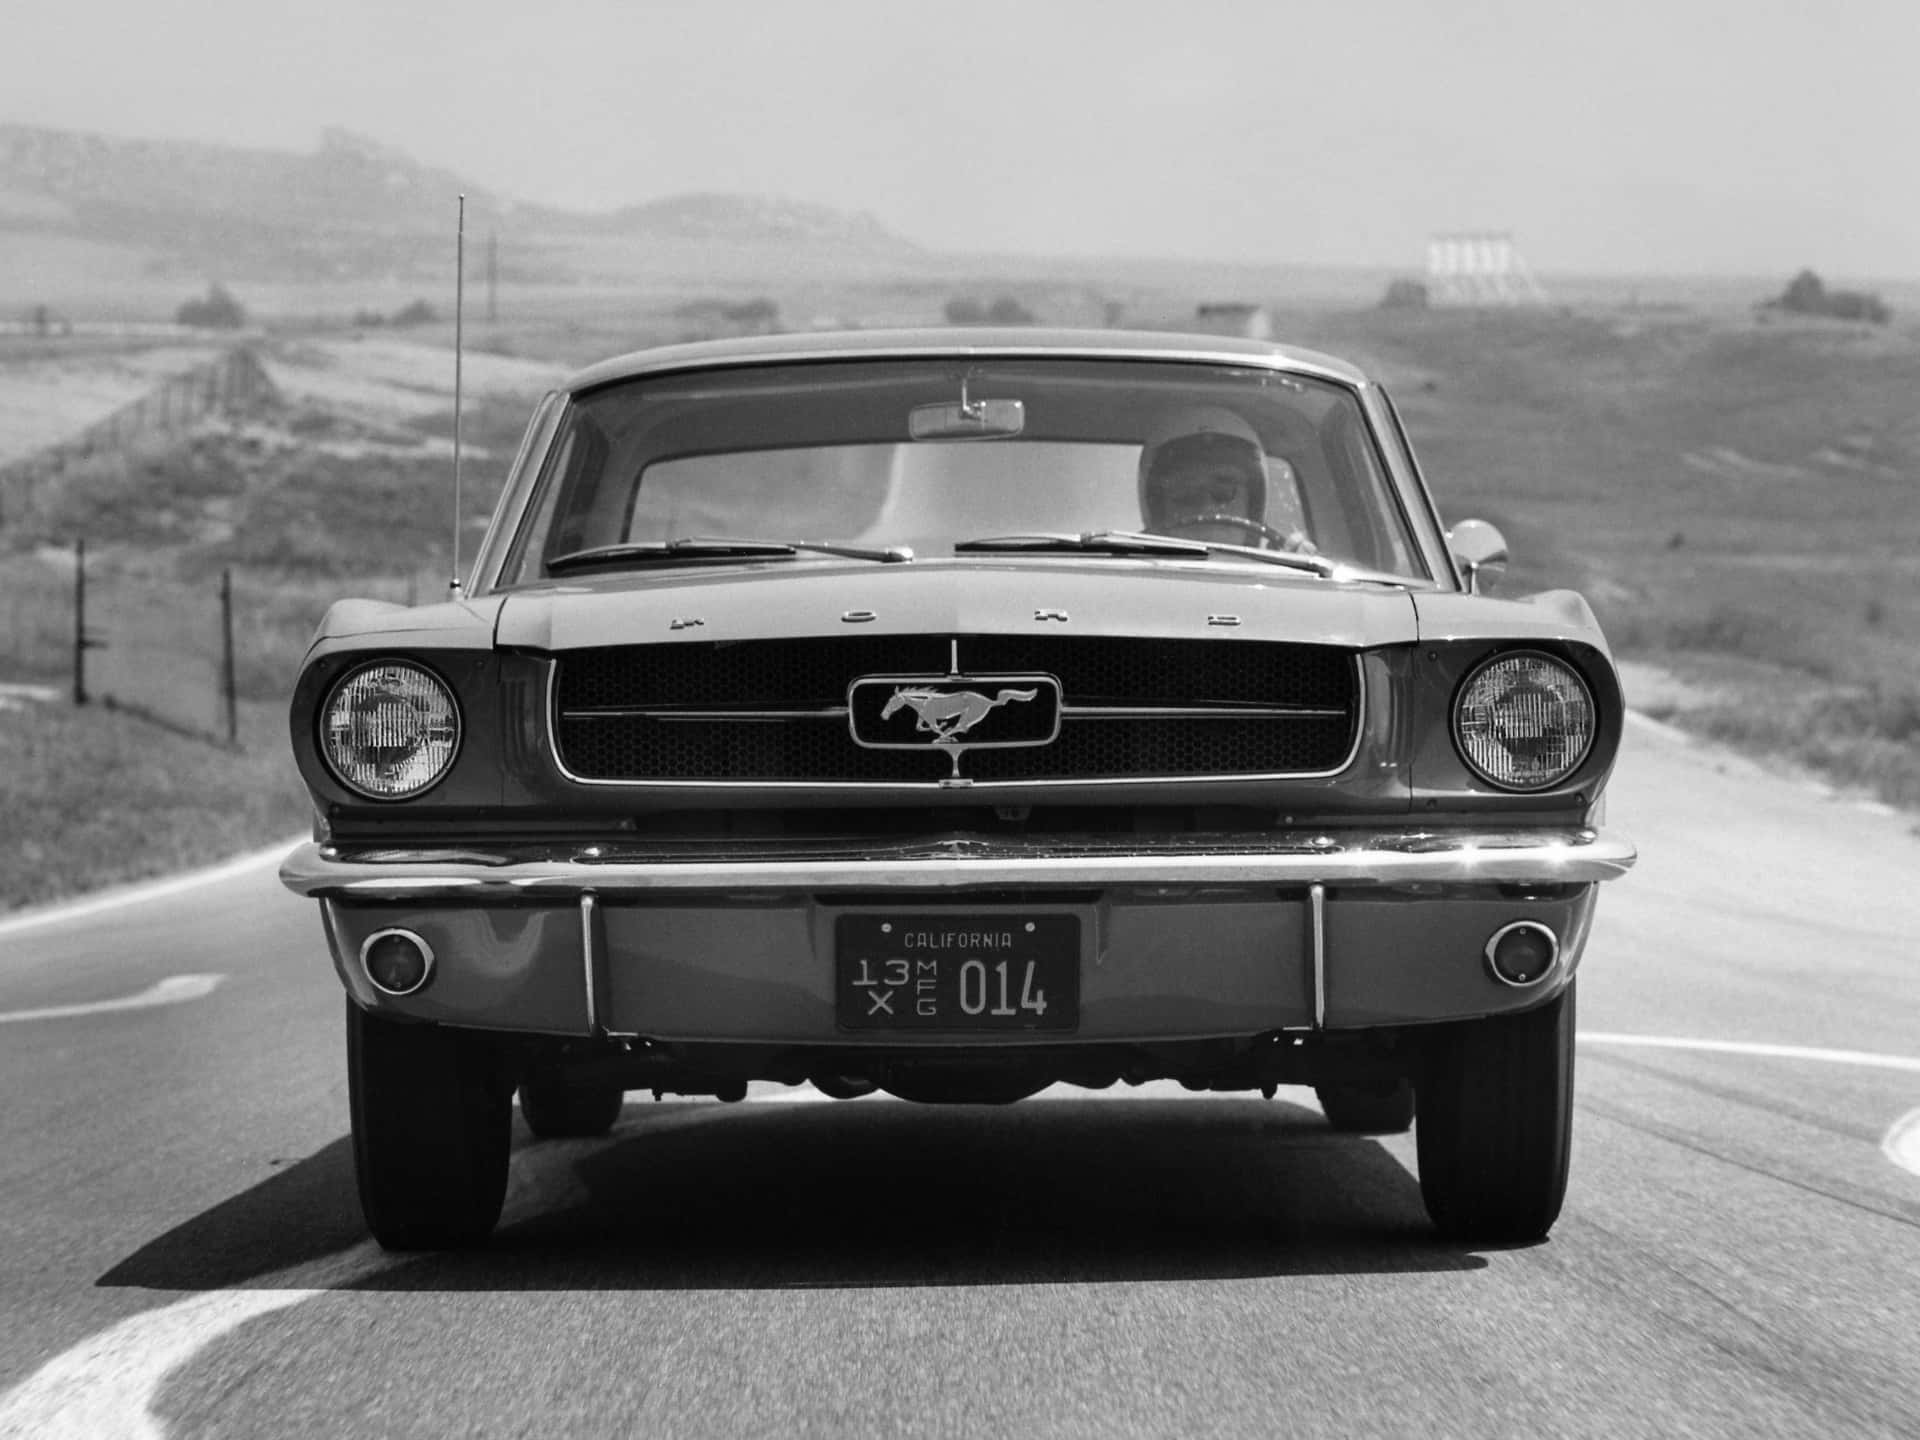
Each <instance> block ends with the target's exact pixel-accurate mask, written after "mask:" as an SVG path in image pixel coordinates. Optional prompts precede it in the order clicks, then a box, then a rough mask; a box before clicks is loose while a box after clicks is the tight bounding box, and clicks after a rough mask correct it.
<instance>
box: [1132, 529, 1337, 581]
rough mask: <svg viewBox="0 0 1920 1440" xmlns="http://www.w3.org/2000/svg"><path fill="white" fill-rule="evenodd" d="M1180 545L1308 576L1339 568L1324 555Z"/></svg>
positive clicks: (1221, 544) (1221, 543)
mask: <svg viewBox="0 0 1920 1440" xmlns="http://www.w3.org/2000/svg"><path fill="white" fill-rule="evenodd" d="M1137 538H1142V539H1145V538H1152V539H1160V538H1162V537H1160V536H1152V537H1147V536H1141V537H1137ZM1182 543H1185V544H1191V545H1198V546H1201V547H1202V548H1204V549H1205V550H1206V552H1207V553H1208V554H1209V555H1231V556H1233V557H1234V558H1235V559H1236V560H1238V559H1246V560H1258V561H1259V562H1260V563H1261V564H1263V565H1280V566H1284V567H1285V568H1286V569H1288V570H1304V571H1306V572H1307V573H1308V574H1310V575H1319V576H1321V577H1323V578H1331V577H1332V575H1333V574H1334V572H1335V571H1336V570H1339V569H1340V568H1341V566H1340V564H1339V563H1338V562H1337V561H1334V560H1331V559H1329V558H1327V557H1326V556H1325V555H1306V554H1302V553H1301V552H1300V551H1298V550H1262V549H1261V548H1260V547H1259V546H1257V545H1234V544H1232V543H1230V542H1228V541H1225V540H1191V541H1184V542H1182Z"/></svg>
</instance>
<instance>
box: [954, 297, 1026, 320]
mask: <svg viewBox="0 0 1920 1440" xmlns="http://www.w3.org/2000/svg"><path fill="white" fill-rule="evenodd" d="M946 316H947V323H948V324H949V325H1031V324H1033V323H1034V322H1035V321H1036V320H1037V319H1038V318H1039V317H1038V316H1036V315H1035V314H1034V313H1033V312H1032V311H1031V310H1029V309H1027V307H1026V306H1024V305H1022V304H1021V303H1020V302H1019V301H1018V300H1016V299H1014V297H1013V296H1011V295H1001V296H998V297H996V298H995V299H994V300H992V301H991V302H983V301H981V300H978V299H976V298H974V297H973V296H971V295H965V296H958V297H956V298H954V299H952V300H949V301H948V302H947V305H946Z"/></svg>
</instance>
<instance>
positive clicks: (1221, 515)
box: [1167, 510, 1320, 555]
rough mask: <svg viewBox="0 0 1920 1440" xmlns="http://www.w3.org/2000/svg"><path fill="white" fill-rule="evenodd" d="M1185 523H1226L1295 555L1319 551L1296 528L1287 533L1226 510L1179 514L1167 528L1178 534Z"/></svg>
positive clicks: (1249, 516) (1250, 517) (1276, 548)
mask: <svg viewBox="0 0 1920 1440" xmlns="http://www.w3.org/2000/svg"><path fill="white" fill-rule="evenodd" d="M1187 525H1228V526H1231V527H1233V528H1234V529H1236V530H1244V531H1246V533H1247V534H1249V535H1252V536H1257V537H1258V538H1259V539H1260V540H1262V541H1264V542H1265V543H1266V544H1267V545H1268V546H1269V547H1270V548H1272V549H1275V550H1287V551H1291V552H1292V553H1293V554H1295V555H1318V554H1319V553H1320V551H1319V549H1318V548H1317V547H1316V546H1315V545H1314V543H1313V542H1312V541H1311V540H1309V539H1308V538H1307V537H1306V536H1305V535H1303V534H1302V533H1301V532H1300V531H1298V530H1295V531H1294V532H1293V533H1292V534H1288V533H1287V532H1285V531H1283V530H1276V529H1274V528H1273V527H1272V526H1271V525H1269V524H1267V523H1266V522H1265V521H1264V520H1256V519H1254V518H1253V517H1252V516H1251V515H1235V514H1234V513H1233V512H1231V511H1228V510H1215V511H1209V512H1208V513H1206V514H1204V515H1180V516H1177V517H1175V519H1174V520H1173V522H1172V524H1170V525H1169V526H1168V527H1167V528H1168V530H1170V531H1172V532H1173V533H1174V534H1178V533H1179V532H1180V528H1181V527H1183V526H1187Z"/></svg>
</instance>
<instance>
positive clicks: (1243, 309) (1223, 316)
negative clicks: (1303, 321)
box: [1193, 300, 1273, 340]
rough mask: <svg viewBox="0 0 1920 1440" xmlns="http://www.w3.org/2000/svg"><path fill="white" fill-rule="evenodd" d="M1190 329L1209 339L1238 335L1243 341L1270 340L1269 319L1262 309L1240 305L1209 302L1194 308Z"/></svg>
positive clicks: (1259, 306)
mask: <svg viewBox="0 0 1920 1440" xmlns="http://www.w3.org/2000/svg"><path fill="white" fill-rule="evenodd" d="M1193 320H1194V325H1195V327H1196V328H1197V329H1200V330H1203V331H1206V332H1207V333H1209V334H1213V335H1238V336H1241V337H1242V338H1244V339H1247V340H1271V339H1272V338H1273V316H1272V315H1271V314H1270V313H1269V312H1268V310H1267V307H1266V306H1264V305H1249V304H1247V303H1246V302H1244V301H1240V300H1231V301H1212V302H1208V303H1204V304H1201V305H1198V306H1196V307H1194V312H1193Z"/></svg>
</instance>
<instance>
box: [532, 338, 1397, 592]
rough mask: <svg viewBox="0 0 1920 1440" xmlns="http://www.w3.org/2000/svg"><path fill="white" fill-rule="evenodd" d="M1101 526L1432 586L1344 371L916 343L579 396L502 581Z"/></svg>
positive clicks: (1227, 553)
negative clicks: (1033, 354)
mask: <svg viewBox="0 0 1920 1440" xmlns="http://www.w3.org/2000/svg"><path fill="white" fill-rule="evenodd" d="M1099 532H1121V533H1140V532H1145V533H1148V534H1154V535H1167V536H1176V537H1179V538H1181V539H1184V540H1188V541H1194V542H1200V543H1199V544H1196V545H1194V546H1193V547H1191V554H1192V556H1193V557H1197V558H1201V559H1205V558H1208V557H1209V555H1211V556H1212V557H1213V559H1214V560H1216V561H1219V560H1224V561H1226V563H1232V562H1233V560H1234V558H1235V557H1234V556H1233V554H1232V550H1231V547H1236V546H1237V547H1250V548H1256V549H1261V550H1271V551H1275V552H1280V551H1288V552H1292V553H1295V554H1299V555H1302V556H1308V557H1321V558H1324V559H1326V560H1329V561H1332V562H1335V563H1339V564H1347V565H1352V566H1356V567H1360V568H1363V569H1366V570H1371V571H1377V572H1383V573H1385V574H1388V575H1393V576H1398V577H1402V578H1405V579H1409V580H1425V579H1427V578H1428V576H1427V574H1426V571H1425V569H1424V567H1423V565H1422V562H1421V560H1420V558H1419V552H1418V549H1417V547H1416V546H1415V544H1414V543H1413V540H1412V538H1411V536H1410V535H1409V533H1408V530H1407V523H1406V520H1405V517H1404V515H1403V513H1402V510H1401V508H1400V506H1399V504H1398V502H1397V501H1396V499H1395V494H1394V490H1393V486H1392V484H1391V482H1390V481H1389V480H1388V478H1387V477H1386V476H1385V474H1384V473H1383V470H1382V467H1381V462H1380V459H1379V455H1378V451H1377V449H1376V447H1375V444H1374V441H1373V438H1372V436H1371V435H1370V433H1369V431H1368V427H1367V423H1366V418H1365V412H1364V411H1363V410H1362V409H1361V407H1360V405H1359V403H1358V401H1357V399H1356V398H1355V396H1354V394H1353V392H1352V391H1350V390H1348V389H1347V388H1346V387H1344V386H1341V385H1337V384H1334V383H1331V382H1327V381H1321V380H1318V379H1313V378H1308V377H1302V376H1295V375H1284V374H1279V373H1276V372H1274V371H1271V370H1266V369H1260V368H1253V367H1245V368H1242V367H1235V366H1226V365H1197V364H1178V363H1160V362H1145V361H1130V360H1129V361H1117V360H1093V359H984V360H974V359H964V358H962V359H956V358H929V359H925V360H919V359H905V360H888V361H872V360H865V361H857V362H839V361H833V362H810V363H805V364H785V365H769V366H763V367H751V368H748V367H742V368H737V369H723V370H707V371H702V372H699V373H696V374H678V375H665V376H660V377H650V378H642V379H638V380H631V381H623V382H618V383H615V384H611V385H608V386H604V387H602V388H601V389H598V390H595V391H592V392H589V393H588V394H586V395H584V396H580V397H577V398H576V399H575V400H574V402H573V403H572V404H571V406H570V407H569V409H568V412H567V414H566V416H565V417H564V419H563V422H562V424H561V426H560V429H559V431H558V433H557V434H556V436H555V439H554V443H553V446H552V448H551V451H550V453H549V455H548V457H547V460H546V463H545V465H544V467H543V471H542V476H541V480H540V483H539V485H538V487H537V488H536V490H535V492H534V495H533V499H532V504H531V506H530V507H529V511H528V514H527V515H526V516H525V518H524V519H523V521H522V523H521V525H520V527H519V530H518V533H517V535H516V537H515V540H514V543H513V546H512V548H511V550H510V551H509V553H508V556H507V561H506V565H505V567H504V570H503V573H502V576H501V582H502V583H503V584H507V585H515V584H527V583H531V582H536V581H539V580H542V579H545V578H547V577H548V576H549V575H550V574H554V573H562V572H566V571H568V570H570V569H577V568H578V567H579V563H580V560H579V557H581V556H582V555H583V554H586V553H588V552H595V551H602V550H607V549H608V548H609V547H633V548H630V549H629V550H628V551H627V552H626V553H625V554H624V555H620V554H614V553H609V554H608V556H607V559H608V561H609V563H621V562H623V561H625V562H632V563H640V561H642V560H644V559H650V560H652V561H659V560H662V559H663V558H664V559H667V560H670V561H672V562H673V563H741V562H742V561H747V560H758V561H760V562H762V563H764V562H765V561H767V560H768V559H769V558H778V559H780V560H782V561H783V562H786V561H795V562H797V561H799V560H801V559H804V558H808V557H809V556H813V555H817V554H818V553H819V552H818V551H796V552H792V553H788V554H784V555H778V556H774V555H773V552H772V550H771V547H769V546H761V547H759V548H758V549H755V548H754V547H752V546H750V545H747V544H744V543H742V544H734V545H731V546H726V545H718V544H700V545H691V544H682V545H680V546H678V547H675V546H671V545H669V544H668V542H673V541H682V542H685V541H689V540H694V539H699V540H706V541H714V540H729V541H737V542H747V541H762V542H773V541H785V542H796V541H801V540H806V541H815V542H823V541H824V542H833V543H835V544H836V545H840V546H865V547H894V548H902V547H905V548H910V549H911V550H912V551H913V553H914V554H915V555H916V556H918V557H921V558H926V557H929V556H940V555H952V554H954V553H956V547H960V552H959V553H979V552H982V551H985V552H987V553H998V554H1012V555H1018V554H1022V553H1049V552H1047V551H1045V549H1044V548H1043V547H1035V546H1034V545H1032V544H1031V543H1030V541H1031V538H1032V537H1036V536H1068V537H1074V536H1081V535H1088V534H1093V533H1099ZM983 542H984V543H983ZM994 542H1004V543H1000V544H996V543H994ZM1209 544H1217V545H1220V546H1223V547H1228V548H1223V549H1218V550H1213V551H1208V550H1207V549H1205V548H1203V546H1205V545H1209ZM649 548H651V550H652V551H653V552H655V553H653V554H652V555H651V556H646V555H643V554H642V552H643V551H645V550H647V549H649ZM1168 548H1169V549H1172V547H1168ZM1053 553H1057V552H1053ZM1085 553H1087V554H1089V555H1090V556H1098V555H1103V554H1104V555H1107V556H1109V557H1111V556H1113V555H1118V554H1130V553H1131V554H1138V553H1141V550H1140V547H1137V546H1136V547H1128V546H1115V545H1106V546H1093V547H1088V548H1087V549H1086V552H1085ZM1176 558H1178V556H1177V555H1176ZM1241 558H1242V559H1246V558H1250V557H1241ZM555 562H560V563H559V564H557V565H556V564H555Z"/></svg>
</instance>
